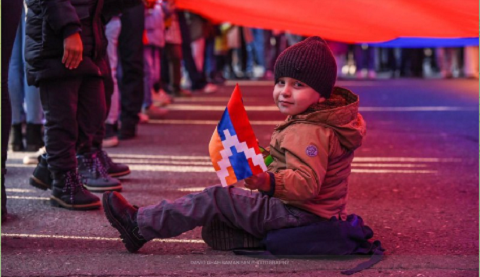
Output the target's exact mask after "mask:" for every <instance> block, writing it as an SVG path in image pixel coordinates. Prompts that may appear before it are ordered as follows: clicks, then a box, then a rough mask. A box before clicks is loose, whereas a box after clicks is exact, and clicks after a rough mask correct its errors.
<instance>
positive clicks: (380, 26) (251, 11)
mask: <svg viewBox="0 0 480 277" xmlns="http://www.w3.org/2000/svg"><path fill="white" fill-rule="evenodd" d="M177 6H178V7H179V8H182V9H187V10H191V11H192V12H196V13H199V14H201V15H203V16H205V17H207V18H210V19H212V20H215V21H217V22H230V23H232V24H236V25H242V26H247V27H257V28H263V29H274V30H281V31H290V32H292V33H294V34H299V35H306V36H311V35H317V36H320V37H323V38H324V39H329V40H335V41H343V42H348V43H370V42H384V41H389V40H392V39H396V38H402V37H428V38H466V37H478V35H479V22H478V19H479V16H478V13H479V12H478V11H479V1H478V0H384V1H380V0H295V1H292V0H242V1H239V0H177Z"/></svg>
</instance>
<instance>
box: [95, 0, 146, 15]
mask: <svg viewBox="0 0 480 277" xmlns="http://www.w3.org/2000/svg"><path fill="white" fill-rule="evenodd" d="M140 4H142V0H105V2H104V3H103V9H102V15H103V16H104V17H106V18H109V17H111V16H116V15H119V14H121V13H123V12H124V11H125V10H127V9H129V8H132V7H135V6H138V5H140Z"/></svg>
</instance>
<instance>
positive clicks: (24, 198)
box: [7, 195, 50, 200]
mask: <svg viewBox="0 0 480 277" xmlns="http://www.w3.org/2000/svg"><path fill="white" fill-rule="evenodd" d="M7 198H8V199H23V200H50V198H49V197H38V196H16V195H8V196H7Z"/></svg>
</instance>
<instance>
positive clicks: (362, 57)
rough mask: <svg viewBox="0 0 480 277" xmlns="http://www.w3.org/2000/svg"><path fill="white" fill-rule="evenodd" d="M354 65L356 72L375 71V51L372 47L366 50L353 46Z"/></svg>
mask: <svg viewBox="0 0 480 277" xmlns="http://www.w3.org/2000/svg"><path fill="white" fill-rule="evenodd" d="M354 56H355V64H356V66H357V71H360V70H362V69H364V68H366V69H368V70H375V49H374V48H373V47H372V46H368V48H367V49H363V48H362V45H355V53H354Z"/></svg>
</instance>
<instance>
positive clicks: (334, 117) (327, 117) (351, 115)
mask: <svg viewBox="0 0 480 277" xmlns="http://www.w3.org/2000/svg"><path fill="white" fill-rule="evenodd" d="M358 105H359V97H358V95H356V94H354V93H353V92H351V91H350V90H348V89H346V88H342V87H335V88H334V89H333V92H332V94H331V96H330V98H328V99H327V100H326V101H325V102H323V103H318V104H315V105H312V106H310V107H309V108H308V109H307V110H306V111H305V112H303V113H301V114H298V115H293V116H289V117H288V118H287V119H286V121H285V122H284V123H282V124H280V125H279V126H277V127H276V130H282V129H284V128H286V127H287V126H289V125H291V124H296V123H306V124H315V125H322V126H325V127H328V128H331V129H332V130H333V131H334V132H335V134H336V135H337V137H338V140H339V141H340V144H341V145H342V146H344V147H345V148H347V149H348V150H355V149H356V148H358V147H360V146H361V145H362V140H363V137H364V136H365V135H366V123H365V121H364V120H363V117H362V115H361V114H359V113H358Z"/></svg>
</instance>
